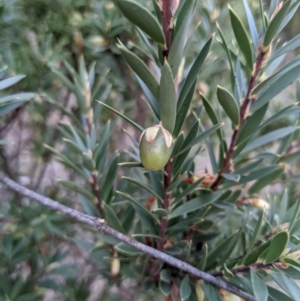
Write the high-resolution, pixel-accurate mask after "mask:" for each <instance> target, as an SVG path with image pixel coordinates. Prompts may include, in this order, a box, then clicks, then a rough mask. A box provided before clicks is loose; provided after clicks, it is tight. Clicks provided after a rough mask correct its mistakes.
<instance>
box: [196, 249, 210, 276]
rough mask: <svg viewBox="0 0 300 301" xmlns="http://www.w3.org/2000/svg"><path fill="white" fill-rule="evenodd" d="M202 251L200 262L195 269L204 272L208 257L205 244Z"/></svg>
mask: <svg viewBox="0 0 300 301" xmlns="http://www.w3.org/2000/svg"><path fill="white" fill-rule="evenodd" d="M202 250H203V255H202V257H201V261H200V262H199V263H198V264H197V269H199V270H201V271H204V269H205V266H206V261H207V256H208V247H207V244H206V243H205V244H204V245H203V248H202Z"/></svg>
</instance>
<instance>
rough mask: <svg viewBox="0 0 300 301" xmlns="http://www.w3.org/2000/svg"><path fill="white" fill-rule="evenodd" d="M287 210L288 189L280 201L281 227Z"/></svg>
mask: <svg viewBox="0 0 300 301" xmlns="http://www.w3.org/2000/svg"><path fill="white" fill-rule="evenodd" d="M287 208H288V191H287V189H285V190H284V192H283V194H282V198H281V201H280V209H279V217H278V224H279V225H281V224H282V223H283V218H284V216H285V213H286V210H287Z"/></svg>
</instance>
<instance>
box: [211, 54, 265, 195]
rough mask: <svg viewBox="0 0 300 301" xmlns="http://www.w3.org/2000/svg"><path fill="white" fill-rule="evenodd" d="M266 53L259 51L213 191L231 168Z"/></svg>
mask: <svg viewBox="0 0 300 301" xmlns="http://www.w3.org/2000/svg"><path fill="white" fill-rule="evenodd" d="M266 53H267V51H266V50H263V49H262V48H261V49H260V50H259V54H258V56H257V57H256V61H255V66H254V72H253V74H252V76H251V79H250V83H249V86H248V91H247V94H246V96H245V98H244V101H243V104H242V106H241V111H240V123H239V124H238V126H237V127H236V128H235V129H234V131H233V134H232V137H231V141H230V146H229V149H228V152H227V154H226V157H225V159H224V162H223V165H222V167H221V169H220V172H219V175H218V177H217V179H216V181H215V182H214V184H213V185H212V187H211V188H212V189H213V190H217V189H218V187H219V185H220V184H221V181H222V179H223V176H222V173H225V172H227V171H228V169H229V168H230V165H231V159H232V156H233V153H234V151H235V146H236V142H237V138H238V135H239V133H240V131H241V128H242V126H243V124H244V122H245V120H246V119H247V117H248V116H247V114H248V109H249V106H250V105H251V102H252V99H251V97H250V95H251V92H252V90H253V88H254V86H255V82H256V79H257V76H258V74H259V72H260V70H261V68H262V65H263V62H264V58H265V56H266Z"/></svg>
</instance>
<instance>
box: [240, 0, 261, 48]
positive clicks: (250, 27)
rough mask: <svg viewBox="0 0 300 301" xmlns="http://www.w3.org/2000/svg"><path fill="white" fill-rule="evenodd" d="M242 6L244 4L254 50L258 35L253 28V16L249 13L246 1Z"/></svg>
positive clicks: (245, 0)
mask: <svg viewBox="0 0 300 301" xmlns="http://www.w3.org/2000/svg"><path fill="white" fill-rule="evenodd" d="M243 4H244V8H245V12H246V16H247V20H248V25H249V29H250V33H251V37H252V42H253V46H254V49H257V46H258V33H257V29H256V26H255V21H254V18H253V15H252V13H251V10H250V7H249V4H248V1H247V0H243Z"/></svg>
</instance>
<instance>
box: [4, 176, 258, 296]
mask: <svg viewBox="0 0 300 301" xmlns="http://www.w3.org/2000/svg"><path fill="white" fill-rule="evenodd" d="M0 182H2V183H4V184H5V185H7V186H8V187H9V188H10V189H12V190H13V191H16V192H18V193H20V194H22V195H23V196H26V197H28V198H30V199H32V200H35V201H37V202H38V203H40V204H42V205H44V206H47V207H49V208H51V209H53V210H55V211H59V212H61V213H63V214H65V215H68V216H70V217H72V218H74V219H75V220H77V221H79V222H82V223H84V224H87V225H89V226H91V227H92V228H94V229H98V230H100V231H101V232H103V233H104V234H107V235H110V236H112V237H115V238H117V239H118V240H120V241H122V242H124V243H127V244H128V245H131V246H133V247H134V248H136V249H138V250H140V251H142V252H144V253H146V254H148V255H150V256H152V257H154V258H157V259H160V260H162V261H163V262H166V263H167V264H169V265H171V266H173V267H175V268H178V269H180V270H182V271H184V272H186V273H188V274H190V275H192V276H193V277H196V278H199V279H203V280H205V281H207V282H209V283H211V284H213V285H215V286H217V287H219V288H223V289H225V290H227V291H229V292H231V293H233V294H235V295H237V296H239V297H241V298H243V299H245V300H246V301H256V299H255V298H254V297H253V296H251V295H249V294H248V293H245V292H243V291H241V290H240V289H238V288H236V287H234V286H232V285H231V284H228V283H226V282H225V281H222V280H220V279H217V278H216V277H214V276H212V275H210V274H208V273H205V272H203V271H200V270H198V269H196V268H195V267H193V266H191V265H190V264H188V263H186V262H184V261H181V260H179V259H177V258H174V257H172V256H170V255H168V254H166V253H163V252H161V251H159V250H156V249H154V248H151V247H149V246H147V245H145V244H143V243H141V242H139V241H137V240H135V239H132V238H131V237H129V236H127V235H125V234H123V233H120V232H118V231H116V230H115V229H113V228H111V227H109V226H108V225H107V224H106V223H105V220H103V219H99V218H97V217H93V216H89V215H86V214H83V213H81V212H79V211H77V210H74V209H72V208H69V207H67V206H64V205H62V204H60V203H58V202H56V201H54V200H52V199H50V198H47V197H45V196H42V195H40V194H38V193H36V192H34V191H32V190H30V189H27V188H26V187H24V186H22V185H20V184H18V183H16V182H15V181H13V180H11V179H9V178H7V177H5V176H4V175H2V174H0Z"/></svg>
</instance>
